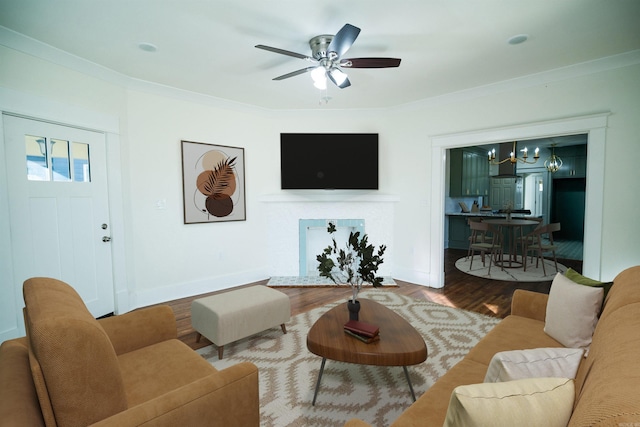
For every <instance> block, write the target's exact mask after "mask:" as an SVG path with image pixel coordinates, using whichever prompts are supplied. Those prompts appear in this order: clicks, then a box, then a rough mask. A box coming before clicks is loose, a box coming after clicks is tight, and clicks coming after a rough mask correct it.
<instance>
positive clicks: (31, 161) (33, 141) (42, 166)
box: [24, 135, 50, 181]
mask: <svg viewBox="0 0 640 427" xmlns="http://www.w3.org/2000/svg"><path fill="white" fill-rule="evenodd" d="M24 142H25V151H26V157H27V179H28V180H29V181H49V180H50V179H49V164H48V162H47V160H48V156H47V139H46V138H45V137H42V136H32V135H25V138H24Z"/></svg>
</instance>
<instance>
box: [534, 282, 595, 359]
mask: <svg viewBox="0 0 640 427" xmlns="http://www.w3.org/2000/svg"><path fill="white" fill-rule="evenodd" d="M603 295H604V290H603V289H602V288H593V287H590V286H583V285H579V284H577V283H575V282H573V281H572V280H570V279H568V278H566V277H565V276H563V275H562V274H561V273H558V274H556V276H555V277H554V279H553V282H552V283H551V290H550V291H549V300H548V302H547V317H546V320H545V325H544V331H545V332H546V333H547V334H548V335H549V336H551V337H552V338H553V339H555V340H556V341H558V342H560V343H561V344H562V345H564V346H565V347H571V348H583V349H585V350H588V348H589V346H590V345H591V338H592V336H593V330H594V329H595V328H596V324H597V323H598V315H599V314H600V309H601V308H602V298H603Z"/></svg>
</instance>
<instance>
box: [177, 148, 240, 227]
mask: <svg viewBox="0 0 640 427" xmlns="http://www.w3.org/2000/svg"><path fill="white" fill-rule="evenodd" d="M181 148H182V190H183V205H184V223H185V224H200V223H208V222H227V221H246V219H247V215H246V199H245V170H244V148H240V147H230V146H227V145H216V144H208V143H203V142H193V141H184V140H183V141H181Z"/></svg>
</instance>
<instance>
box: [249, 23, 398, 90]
mask: <svg viewBox="0 0 640 427" xmlns="http://www.w3.org/2000/svg"><path fill="white" fill-rule="evenodd" d="M358 34H360V28H358V27H355V26H353V25H351V24H345V25H344V27H342V28H341V29H340V31H338V33H337V34H336V35H335V36H333V35H329V34H323V35H320V36H315V37H314V38H312V39H311V40H309V46H310V47H311V56H307V55H303V54H300V53H296V52H291V51H288V50H284V49H279V48H277V47H271V46H265V45H262V44H259V45H256V47H257V48H258V49H264V50H268V51H270V52H275V53H279V54H281V55H287V56H292V57H294V58H299V59H304V60H306V61H309V62H311V63H313V64H314V65H312V66H309V67H306V68H302V69H300V70H297V71H293V72H291V73H287V74H283V75H281V76H278V77H276V78H274V79H273V80H284V79H288V78H289V77H294V76H297V75H300V74H304V73H306V72H310V73H311V77H312V78H313V80H314V82H316V83H315V85H316V87H318V88H320V89H324V88H326V78H327V77H328V78H329V80H331V81H332V82H333V83H334V84H335V85H336V86H338V87H339V88H341V89H344V88H346V87H349V86H351V82H350V81H349V78H348V77H347V74H346V73H345V72H344V70H343V68H389V67H398V66H399V65H400V59H398V58H348V59H343V58H342V55H344V54H345V53H346V52H347V51H348V50H349V48H350V47H351V45H352V44H353V42H354V41H355V40H356V38H357V37H358ZM323 82H324V87H322V84H323Z"/></svg>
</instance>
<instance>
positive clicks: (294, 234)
mask: <svg viewBox="0 0 640 427" xmlns="http://www.w3.org/2000/svg"><path fill="white" fill-rule="evenodd" d="M259 200H260V202H263V203H264V206H265V211H266V212H267V224H268V231H267V233H268V234H267V238H268V243H267V246H268V251H269V272H268V273H269V275H270V276H272V277H273V276H298V274H299V263H300V258H299V251H298V249H299V238H300V236H299V221H300V220H301V219H323V218H327V219H346V218H362V219H364V222H365V225H364V229H365V233H366V234H367V235H368V236H369V242H370V243H372V244H373V245H375V246H378V245H381V244H384V245H386V246H387V251H386V253H385V263H384V264H382V265H381V266H380V271H379V274H380V275H383V276H390V275H391V274H390V272H391V268H392V265H393V261H392V260H393V234H394V233H393V224H394V210H395V202H397V201H398V198H397V197H396V196H393V195H389V194H382V193H378V192H362V191H346V190H305V191H286V192H282V193H274V194H266V195H263V196H261V197H260V199H259Z"/></svg>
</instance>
